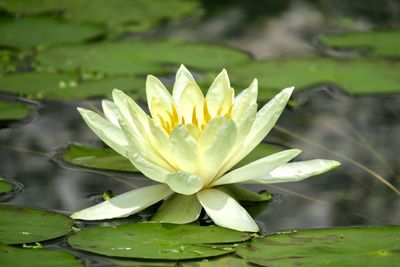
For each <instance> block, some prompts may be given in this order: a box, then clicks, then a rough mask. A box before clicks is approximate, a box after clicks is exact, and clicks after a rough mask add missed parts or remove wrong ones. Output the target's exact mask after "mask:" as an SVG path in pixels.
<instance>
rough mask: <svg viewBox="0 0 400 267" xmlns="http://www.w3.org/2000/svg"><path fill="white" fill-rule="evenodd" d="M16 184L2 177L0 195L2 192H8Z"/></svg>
mask: <svg viewBox="0 0 400 267" xmlns="http://www.w3.org/2000/svg"><path fill="white" fill-rule="evenodd" d="M13 188H14V186H13V184H12V183H10V182H8V181H7V180H5V179H4V178H2V177H0V195H1V194H2V193H8V192H11V191H12V190H13Z"/></svg>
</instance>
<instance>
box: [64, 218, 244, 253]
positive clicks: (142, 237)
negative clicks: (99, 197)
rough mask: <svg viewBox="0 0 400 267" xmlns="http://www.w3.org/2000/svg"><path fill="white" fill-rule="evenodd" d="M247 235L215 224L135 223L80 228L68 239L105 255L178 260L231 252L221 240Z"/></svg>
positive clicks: (230, 247) (226, 241) (73, 243)
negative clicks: (80, 229)
mask: <svg viewBox="0 0 400 267" xmlns="http://www.w3.org/2000/svg"><path fill="white" fill-rule="evenodd" d="M250 238H251V234H248V233H242V232H238V231H234V230H230V229H226V228H222V227H218V226H196V225H174V224H158V223H137V224H125V225H121V226H117V227H92V228H88V229H83V230H82V231H79V232H77V233H76V234H74V235H73V236H71V237H70V238H69V239H68V243H69V244H70V245H71V246H72V247H74V248H76V249H80V250H85V251H89V252H93V253H98V254H102V255H107V256H115V257H128V258H143V259H165V260H177V259H195V258H206V257H211V256H218V255H224V254H228V253H232V252H233V251H234V248H233V247H232V246H231V245H229V244H221V243H234V242H241V241H245V240H248V239H250ZM216 243H218V245H216ZM213 244H214V245H213Z"/></svg>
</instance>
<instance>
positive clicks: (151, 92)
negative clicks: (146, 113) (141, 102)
mask: <svg viewBox="0 0 400 267" xmlns="http://www.w3.org/2000/svg"><path fill="white" fill-rule="evenodd" d="M146 97H147V104H148V106H149V110H150V113H151V115H152V117H153V118H155V117H157V114H156V113H155V111H154V110H152V109H153V107H152V103H153V102H154V101H157V103H159V105H161V107H162V110H164V111H165V112H167V111H169V112H171V111H172V110H171V105H172V104H173V103H174V101H173V100H172V96H171V95H170V93H169V92H168V90H167V88H165V86H164V85H163V84H162V82H161V81H160V80H159V79H157V78H156V77H154V76H152V75H148V76H147V80H146ZM160 115H161V114H160Z"/></svg>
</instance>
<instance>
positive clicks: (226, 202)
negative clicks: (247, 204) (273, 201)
mask: <svg viewBox="0 0 400 267" xmlns="http://www.w3.org/2000/svg"><path fill="white" fill-rule="evenodd" d="M197 198H198V199H199V201H200V203H201V205H202V206H203V208H204V209H205V211H206V213H207V214H208V216H210V218H211V219H212V220H213V221H214V223H215V224H217V225H219V226H222V227H226V228H230V229H234V230H238V231H243V232H258V226H257V224H256V223H255V222H254V220H253V219H252V218H251V216H250V215H249V214H248V213H247V211H246V210H245V209H244V208H243V207H242V206H240V204H239V203H237V202H236V200H234V199H233V198H232V197H230V196H229V195H228V194H226V193H224V192H222V191H220V190H217V189H206V190H202V191H200V192H198V193H197Z"/></svg>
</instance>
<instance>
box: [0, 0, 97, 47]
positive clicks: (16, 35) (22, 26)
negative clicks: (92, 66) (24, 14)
mask: <svg viewBox="0 0 400 267" xmlns="http://www.w3.org/2000/svg"><path fill="white" fill-rule="evenodd" d="M34 5H36V4H34ZM0 32H1V35H0V45H1V46H8V47H15V48H19V49H27V48H32V47H37V46H39V45H49V44H64V43H74V42H82V41H85V40H88V39H90V38H93V37H96V36H98V35H99V34H101V31H100V30H99V28H97V27H94V26H90V25H80V24H71V23H63V22H59V21H56V20H53V19H49V18H22V19H15V20H4V21H1V22H0Z"/></svg>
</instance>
